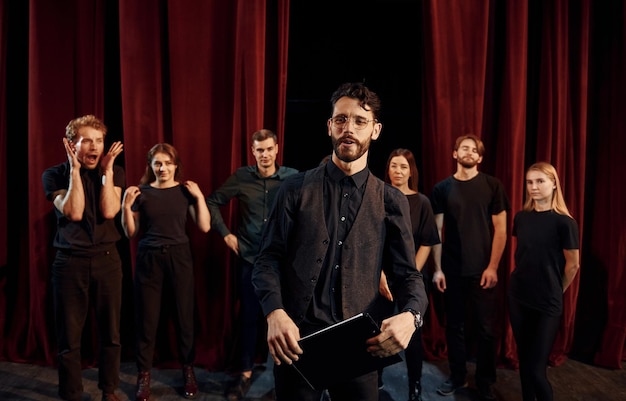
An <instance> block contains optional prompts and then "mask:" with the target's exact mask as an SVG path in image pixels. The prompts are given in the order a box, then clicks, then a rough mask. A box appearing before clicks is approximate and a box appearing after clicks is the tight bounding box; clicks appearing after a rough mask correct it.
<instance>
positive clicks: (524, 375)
mask: <svg viewBox="0 0 626 401" xmlns="http://www.w3.org/2000/svg"><path fill="white" fill-rule="evenodd" d="M509 316H510V319H511V329H512V330H513V336H514V337H515V343H516V344H517V355H518V357H519V375H520V382H521V384H522V399H523V400H524V401H534V400H537V401H552V399H553V392H552V385H550V382H549V381H548V375H547V368H548V358H549V357H550V351H552V346H553V344H554V339H555V337H556V334H557V332H558V330H559V326H560V325H561V316H548V315H546V314H545V313H542V312H541V311H539V310H537V309H533V308H529V307H527V306H525V305H523V304H521V303H519V302H517V301H516V300H514V299H511V298H509Z"/></svg>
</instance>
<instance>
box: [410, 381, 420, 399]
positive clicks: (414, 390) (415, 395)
mask: <svg viewBox="0 0 626 401" xmlns="http://www.w3.org/2000/svg"><path fill="white" fill-rule="evenodd" d="M409 401H422V383H420V382H419V380H418V381H416V382H415V383H410V384H409Z"/></svg>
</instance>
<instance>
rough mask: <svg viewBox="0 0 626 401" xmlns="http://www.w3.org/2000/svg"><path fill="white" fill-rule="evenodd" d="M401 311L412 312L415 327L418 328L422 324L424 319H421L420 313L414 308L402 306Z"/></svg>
mask: <svg viewBox="0 0 626 401" xmlns="http://www.w3.org/2000/svg"><path fill="white" fill-rule="evenodd" d="M402 312H411V313H412V314H413V317H414V318H415V329H419V328H420V327H422V325H423V324H424V321H423V320H422V314H421V313H419V312H418V311H416V310H415V309H411V308H404V309H403V310H402Z"/></svg>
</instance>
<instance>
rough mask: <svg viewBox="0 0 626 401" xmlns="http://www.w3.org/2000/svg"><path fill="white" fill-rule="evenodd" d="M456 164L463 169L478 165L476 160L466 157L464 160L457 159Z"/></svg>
mask: <svg viewBox="0 0 626 401" xmlns="http://www.w3.org/2000/svg"><path fill="white" fill-rule="evenodd" d="M457 161H458V163H459V164H460V165H461V166H463V167H464V168H473V167H475V166H476V165H478V160H474V159H472V158H471V157H467V158H464V159H457Z"/></svg>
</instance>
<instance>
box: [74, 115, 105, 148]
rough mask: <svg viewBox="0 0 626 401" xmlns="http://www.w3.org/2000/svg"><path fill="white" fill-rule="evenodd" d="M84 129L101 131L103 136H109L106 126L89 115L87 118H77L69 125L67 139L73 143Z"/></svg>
mask: <svg viewBox="0 0 626 401" xmlns="http://www.w3.org/2000/svg"><path fill="white" fill-rule="evenodd" d="M83 127H91V128H93V129H96V130H98V131H101V132H102V135H103V136H106V135H107V127H106V125H104V123H103V122H102V121H100V120H99V119H98V118H97V117H96V116H94V115H93V114H87V115H86V116H82V117H77V118H75V119H73V120H71V121H70V122H69V123H67V126H66V127H65V137H66V138H67V139H68V140H69V141H70V142H73V141H74V138H76V135H78V131H79V130H80V129H81V128H83Z"/></svg>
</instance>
